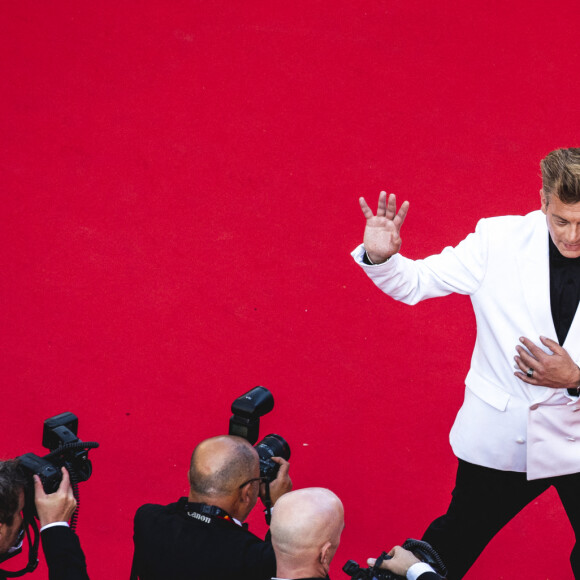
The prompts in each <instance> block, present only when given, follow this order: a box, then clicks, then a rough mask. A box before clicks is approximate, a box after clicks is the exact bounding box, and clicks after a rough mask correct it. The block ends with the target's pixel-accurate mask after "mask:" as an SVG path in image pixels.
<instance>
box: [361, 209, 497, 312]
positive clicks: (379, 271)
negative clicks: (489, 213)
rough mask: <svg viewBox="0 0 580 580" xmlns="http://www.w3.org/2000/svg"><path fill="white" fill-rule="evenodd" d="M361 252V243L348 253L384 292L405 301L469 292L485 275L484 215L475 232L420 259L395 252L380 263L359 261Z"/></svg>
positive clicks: (414, 301) (485, 242)
mask: <svg viewBox="0 0 580 580" xmlns="http://www.w3.org/2000/svg"><path fill="white" fill-rule="evenodd" d="M364 253H365V249H364V246H363V245H362V244H361V245H360V246H358V248H356V249H355V250H354V251H353V252H352V254H351V255H352V257H353V258H354V260H355V262H357V264H359V265H360V266H361V267H362V268H363V270H364V271H365V272H366V274H367V275H368V276H369V278H370V279H371V280H372V281H373V282H374V283H375V284H376V285H377V286H378V287H379V288H380V289H381V290H382V291H383V292H385V294H388V295H389V296H391V297H392V298H394V299H395V300H399V301H401V302H404V303H405V304H417V302H420V301H421V300H425V299H426V298H434V297H436V296H446V295H448V294H452V293H454V292H455V293H457V294H469V295H471V294H474V293H475V292H476V291H477V290H478V288H479V287H480V285H481V283H482V281H483V279H484V277H485V272H486V265H487V254H488V227H487V224H486V220H485V219H482V220H480V221H479V223H478V224H477V228H476V230H475V232H474V233H472V234H469V235H468V236H467V237H466V238H465V239H464V240H463V241H462V242H460V243H459V244H458V245H457V246H456V247H454V248H453V247H447V248H445V249H444V250H443V251H442V252H441V253H440V254H436V255H433V256H429V257H428V258H425V259H424V260H409V259H408V258H405V257H404V256H401V255H400V254H395V255H394V256H392V257H391V258H390V259H389V260H388V261H387V262H385V263H383V264H377V265H372V266H369V265H367V264H364V263H363V257H364Z"/></svg>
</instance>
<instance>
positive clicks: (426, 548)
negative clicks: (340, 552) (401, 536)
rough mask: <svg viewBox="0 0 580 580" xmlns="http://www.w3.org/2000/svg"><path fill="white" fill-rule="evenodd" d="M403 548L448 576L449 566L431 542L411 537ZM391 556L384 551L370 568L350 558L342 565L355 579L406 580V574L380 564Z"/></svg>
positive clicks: (345, 571) (440, 573)
mask: <svg viewBox="0 0 580 580" xmlns="http://www.w3.org/2000/svg"><path fill="white" fill-rule="evenodd" d="M403 548H405V550H409V551H411V552H413V554H415V556H417V558H419V560H421V561H423V562H426V563H427V564H429V565H430V566H431V567H432V568H433V569H434V570H435V572H437V574H439V575H440V576H441V577H443V578H445V577H446V576H447V568H446V567H445V564H443V561H442V560H441V557H440V556H439V554H437V552H436V551H435V550H434V548H433V547H432V546H431V544H428V543H427V542H423V541H422V540H414V539H412V538H409V539H408V540H407V541H406V542H405V543H404V544H403ZM390 558H391V556H389V555H388V554H387V553H386V552H383V553H382V554H381V555H380V556H379V557H378V558H377V561H376V562H375V565H374V566H370V567H369V568H361V567H360V566H359V565H358V564H357V563H356V562H355V561H354V560H349V561H348V562H347V563H346V564H345V565H344V566H343V567H342V570H343V572H344V573H345V574H347V576H350V577H351V578H352V579H353V580H405V577H404V576H397V575H396V574H393V572H390V571H389V570H381V569H380V565H381V564H382V563H383V562H384V561H385V560H390Z"/></svg>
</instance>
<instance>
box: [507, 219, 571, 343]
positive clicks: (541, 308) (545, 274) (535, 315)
mask: <svg viewBox="0 0 580 580" xmlns="http://www.w3.org/2000/svg"><path fill="white" fill-rule="evenodd" d="M540 215H541V217H539V220H538V223H537V226H536V227H535V228H534V230H533V232H531V235H530V237H529V238H528V240H527V241H526V244H525V247H523V248H522V249H521V251H520V254H519V258H518V266H519V275H520V283H521V287H522V291H523V296H524V302H525V304H526V307H527V310H528V313H529V316H530V319H531V320H532V322H533V324H534V327H535V328H537V329H539V332H540V333H542V334H545V335H547V336H548V337H549V338H552V339H554V340H557V338H556V328H555V327H554V321H553V319H552V310H551V307H550V263H549V256H548V235H549V234H548V228H547V226H546V222H545V217H544V215H543V214H540ZM577 326H580V321H579V322H578V323H577ZM577 330H578V332H579V333H580V328H578V329H577ZM528 338H529V339H530V340H533V341H534V342H537V341H538V338H539V337H538V336H529V337H528ZM539 346H541V344H540V345H539Z"/></svg>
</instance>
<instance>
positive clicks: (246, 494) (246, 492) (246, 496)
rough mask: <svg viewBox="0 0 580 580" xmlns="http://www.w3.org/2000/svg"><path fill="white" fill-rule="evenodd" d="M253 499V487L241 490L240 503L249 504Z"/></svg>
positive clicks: (245, 487) (248, 486)
mask: <svg viewBox="0 0 580 580" xmlns="http://www.w3.org/2000/svg"><path fill="white" fill-rule="evenodd" d="M252 499H253V498H252V486H251V485H244V487H242V489H240V501H241V502H242V503H245V504H249V503H250V502H251V501H252Z"/></svg>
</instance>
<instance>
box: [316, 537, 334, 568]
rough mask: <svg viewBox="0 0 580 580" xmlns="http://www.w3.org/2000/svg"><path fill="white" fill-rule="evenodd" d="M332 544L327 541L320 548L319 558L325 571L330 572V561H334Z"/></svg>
mask: <svg viewBox="0 0 580 580" xmlns="http://www.w3.org/2000/svg"><path fill="white" fill-rule="evenodd" d="M331 548H332V544H331V543H330V542H326V543H325V544H324V545H323V546H322V548H320V553H319V554H318V560H319V562H320V563H321V564H322V567H323V568H324V571H325V572H328V570H329V568H330V562H331V561H332V556H333V554H332V550H331Z"/></svg>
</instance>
